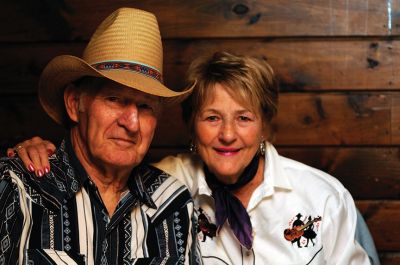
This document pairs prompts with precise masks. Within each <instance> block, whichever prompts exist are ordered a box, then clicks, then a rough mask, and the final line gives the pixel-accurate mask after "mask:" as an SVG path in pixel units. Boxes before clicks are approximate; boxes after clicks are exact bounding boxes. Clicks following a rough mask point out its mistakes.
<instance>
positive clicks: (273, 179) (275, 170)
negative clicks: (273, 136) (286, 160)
mask: <svg viewBox="0 0 400 265" xmlns="http://www.w3.org/2000/svg"><path fill="white" fill-rule="evenodd" d="M265 146H266V150H265V167H264V182H263V185H265V186H269V187H276V188H282V189H287V190H291V189H292V185H291V183H290V180H289V177H288V176H287V173H286V171H285V169H284V166H283V164H282V157H281V156H280V155H279V154H278V152H277V151H276V149H275V147H274V146H273V145H272V144H271V143H269V142H265Z"/></svg>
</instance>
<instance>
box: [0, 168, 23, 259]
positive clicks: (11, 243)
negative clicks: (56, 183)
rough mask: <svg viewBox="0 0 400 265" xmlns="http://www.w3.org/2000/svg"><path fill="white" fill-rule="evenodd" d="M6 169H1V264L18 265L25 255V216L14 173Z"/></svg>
mask: <svg viewBox="0 0 400 265" xmlns="http://www.w3.org/2000/svg"><path fill="white" fill-rule="evenodd" d="M0 163H1V162H0ZM0 167H1V165H0ZM4 168H5V167H4V166H3V167H2V168H1V176H0V244H1V247H0V259H1V260H0V263H1V264H3V262H4V264H18V261H19V258H21V259H22V258H23V257H20V253H23V249H20V248H21V235H22V232H23V227H24V216H23V214H22V212H21V207H20V196H19V192H18V187H17V185H16V184H15V183H14V182H13V181H12V178H11V176H10V174H12V173H11V172H10V171H9V170H5V169H4ZM21 256H22V255H21Z"/></svg>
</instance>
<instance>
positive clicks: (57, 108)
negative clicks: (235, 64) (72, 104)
mask: <svg viewBox="0 0 400 265" xmlns="http://www.w3.org/2000/svg"><path fill="white" fill-rule="evenodd" d="M162 66H163V52H162V44H161V36H160V31H159V28H158V24H157V20H156V17H155V16H154V15H153V14H152V13H149V12H146V11H143V10H139V9H134V8H120V9H118V10H116V11H114V12H113V13H112V14H111V15H110V16H108V17H107V18H106V19H105V20H104V21H103V22H102V23H101V24H100V26H99V27H98V28H97V30H96V31H95V33H94V34H93V36H92V38H91V39H90V42H89V43H88V45H87V47H86V49H85V51H84V52H83V56H82V59H81V58H78V57H75V56H71V55H61V56H57V57H55V58H54V59H53V60H52V61H50V62H49V63H48V65H47V66H46V67H45V69H44V71H43V73H42V75H41V77H40V81H39V91H38V94H39V100H40V103H41V105H42V106H43V108H44V109H45V111H46V112H47V114H49V116H50V117H51V118H53V119H54V120H55V121H56V122H58V123H60V124H62V123H63V122H64V117H65V115H66V114H65V107H64V97H63V94H64V88H65V87H66V85H68V84H70V83H72V82H74V81H76V80H78V79H80V78H81V77H84V76H94V77H105V78H108V79H110V80H112V81H115V82H117V83H120V84H122V85H125V86H128V87H132V88H134V89H137V90H140V91H143V92H145V93H148V94H152V95H156V96H160V97H165V98H167V99H166V101H167V102H169V103H176V102H179V101H181V100H183V99H184V98H185V96H186V95H188V94H189V92H190V91H191V90H192V88H189V89H186V90H185V91H183V92H176V91H173V90H171V89H169V88H167V87H166V86H164V85H163V76H162Z"/></svg>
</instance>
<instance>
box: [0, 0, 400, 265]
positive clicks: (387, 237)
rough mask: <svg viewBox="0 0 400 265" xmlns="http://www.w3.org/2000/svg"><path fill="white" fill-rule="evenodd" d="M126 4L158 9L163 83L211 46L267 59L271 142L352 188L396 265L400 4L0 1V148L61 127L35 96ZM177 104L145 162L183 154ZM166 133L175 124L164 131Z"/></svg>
mask: <svg viewBox="0 0 400 265" xmlns="http://www.w3.org/2000/svg"><path fill="white" fill-rule="evenodd" d="M122 6H131V7H137V8H142V9H145V10H148V11H151V12H154V13H155V14H156V15H157V17H158V20H159V23H160V28H161V32H162V35H163V39H164V51H165V65H164V72H165V79H166V83H167V85H169V86H172V87H176V88H179V87H182V86H183V76H184V73H185V70H186V69H187V66H188V64H189V63H190V62H191V61H192V60H193V59H194V58H196V57H197V56H199V55H203V54H209V53H211V52H214V51H217V50H227V51H231V52H235V53H240V54H250V55H255V56H259V57H263V58H265V59H266V60H268V62H270V64H271V65H272V66H273V68H274V69H275V70H276V72H277V74H278V76H279V79H280V82H281V91H282V92H281V97H280V106H279V115H278V118H277V119H276V121H275V122H274V124H273V128H274V131H275V134H274V143H275V145H277V146H278V148H279V151H280V152H281V153H282V154H284V155H286V156H289V157H292V158H294V159H297V160H300V161H303V162H305V163H307V164H310V165H312V166H315V167H317V168H320V169H322V170H325V171H327V172H329V173H331V174H332V175H334V176H336V177H337V178H339V179H340V180H341V181H342V182H343V184H344V185H345V186H346V187H347V188H348V189H349V190H350V191H351V193H352V194H353V196H354V197H355V199H356V200H357V205H358V206H359V209H360V210H361V212H362V213H363V215H364V217H365V218H366V220H367V223H368V224H369V226H370V229H371V232H372V234H373V236H374V238H375V242H376V245H377V248H378V250H379V253H380V256H381V261H382V264H385V265H389V264H400V232H399V230H397V228H398V227H399V226H400V161H399V160H400V148H399V144H400V0H369V1H368V0H367V1H365V0H351V1H348V0H346V1H345V0H336V1H327V0H311V1H308V0H263V1H250V0H242V1H234V0H226V1H217V0H192V1H187V0H170V1H163V0H158V1H156V0H147V1H127V0H113V1H94V0H87V1H81V0H65V1H60V0H52V1H27V0H22V1H2V2H1V3H0V13H1V17H2V23H1V24H0V58H1V59H0V69H1V71H0V123H1V124H2V130H0V148H1V150H2V151H4V148H5V147H6V146H10V145H12V144H14V143H16V142H17V141H19V140H20V139H24V138H26V137H31V136H33V135H37V134H39V135H42V136H43V137H46V138H48V139H51V140H53V141H55V140H57V139H59V138H60V137H61V136H62V134H63V131H62V129H61V128H59V127H57V126H56V125H55V124H54V123H53V122H52V121H50V119H49V118H47V116H46V115H45V114H44V113H43V111H42V110H41V108H40V106H39V104H38V102H37V99H36V88H37V81H38V76H39V75H40V72H41V70H42V69H43V67H44V66H45V64H46V63H47V62H48V61H49V60H50V59H51V58H52V57H54V56H55V55H59V54H73V55H78V56H79V55H80V54H81V52H82V49H83V48H84V46H85V44H86V43H87V41H88V39H89V38H90V36H91V34H92V33H93V30H94V29H95V27H96V26H97V25H98V24H99V23H100V22H101V21H102V19H103V18H105V17H106V16H107V15H108V14H109V13H111V12H112V11H113V10H114V9H116V8H118V7H122ZM179 116H180V110H179V109H178V108H174V109H170V110H168V112H167V114H166V115H165V117H164V118H163V120H162V122H161V123H163V124H161V126H160V127H159V129H158V132H157V136H156V139H155V140H154V143H153V146H152V149H151V154H150V156H149V159H150V160H152V159H157V158H160V157H161V156H163V155H165V154H170V153H176V152H179V151H184V150H186V146H187V143H188V141H189V136H188V134H187V133H186V130H185V128H184V126H183V124H182V122H181V121H180V118H179ZM171 128H173V129H172V130H171Z"/></svg>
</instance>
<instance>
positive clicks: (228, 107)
mask: <svg viewBox="0 0 400 265" xmlns="http://www.w3.org/2000/svg"><path fill="white" fill-rule="evenodd" d="M210 93H211V94H210V95H209V96H208V99H207V100H206V102H205V103H204V104H203V106H202V107H201V108H200V110H199V112H198V113H197V114H196V117H195V120H194V131H195V144H196V146H197V151H198V153H199V155H200V156H201V158H202V160H203V161H204V163H205V164H206V165H207V167H208V169H209V170H210V171H211V172H212V173H213V174H214V175H215V176H216V177H217V178H218V179H219V181H221V182H223V183H226V184H233V183H235V182H236V181H237V179H238V178H239V176H240V175H241V174H242V172H243V170H244V169H245V167H246V166H247V165H248V164H249V163H250V161H251V160H252V158H253V157H254V155H255V154H256V152H257V151H258V148H259V146H260V142H261V141H262V139H263V122H262V119H261V113H259V112H257V113H255V112H254V111H252V110H250V109H249V108H247V107H245V106H243V105H242V104H239V103H238V102H237V101H235V100H234V99H233V98H232V97H231V96H230V95H229V93H228V92H227V91H226V89H225V87H224V86H222V85H221V84H216V85H215V86H214V88H213V89H210Z"/></svg>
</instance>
